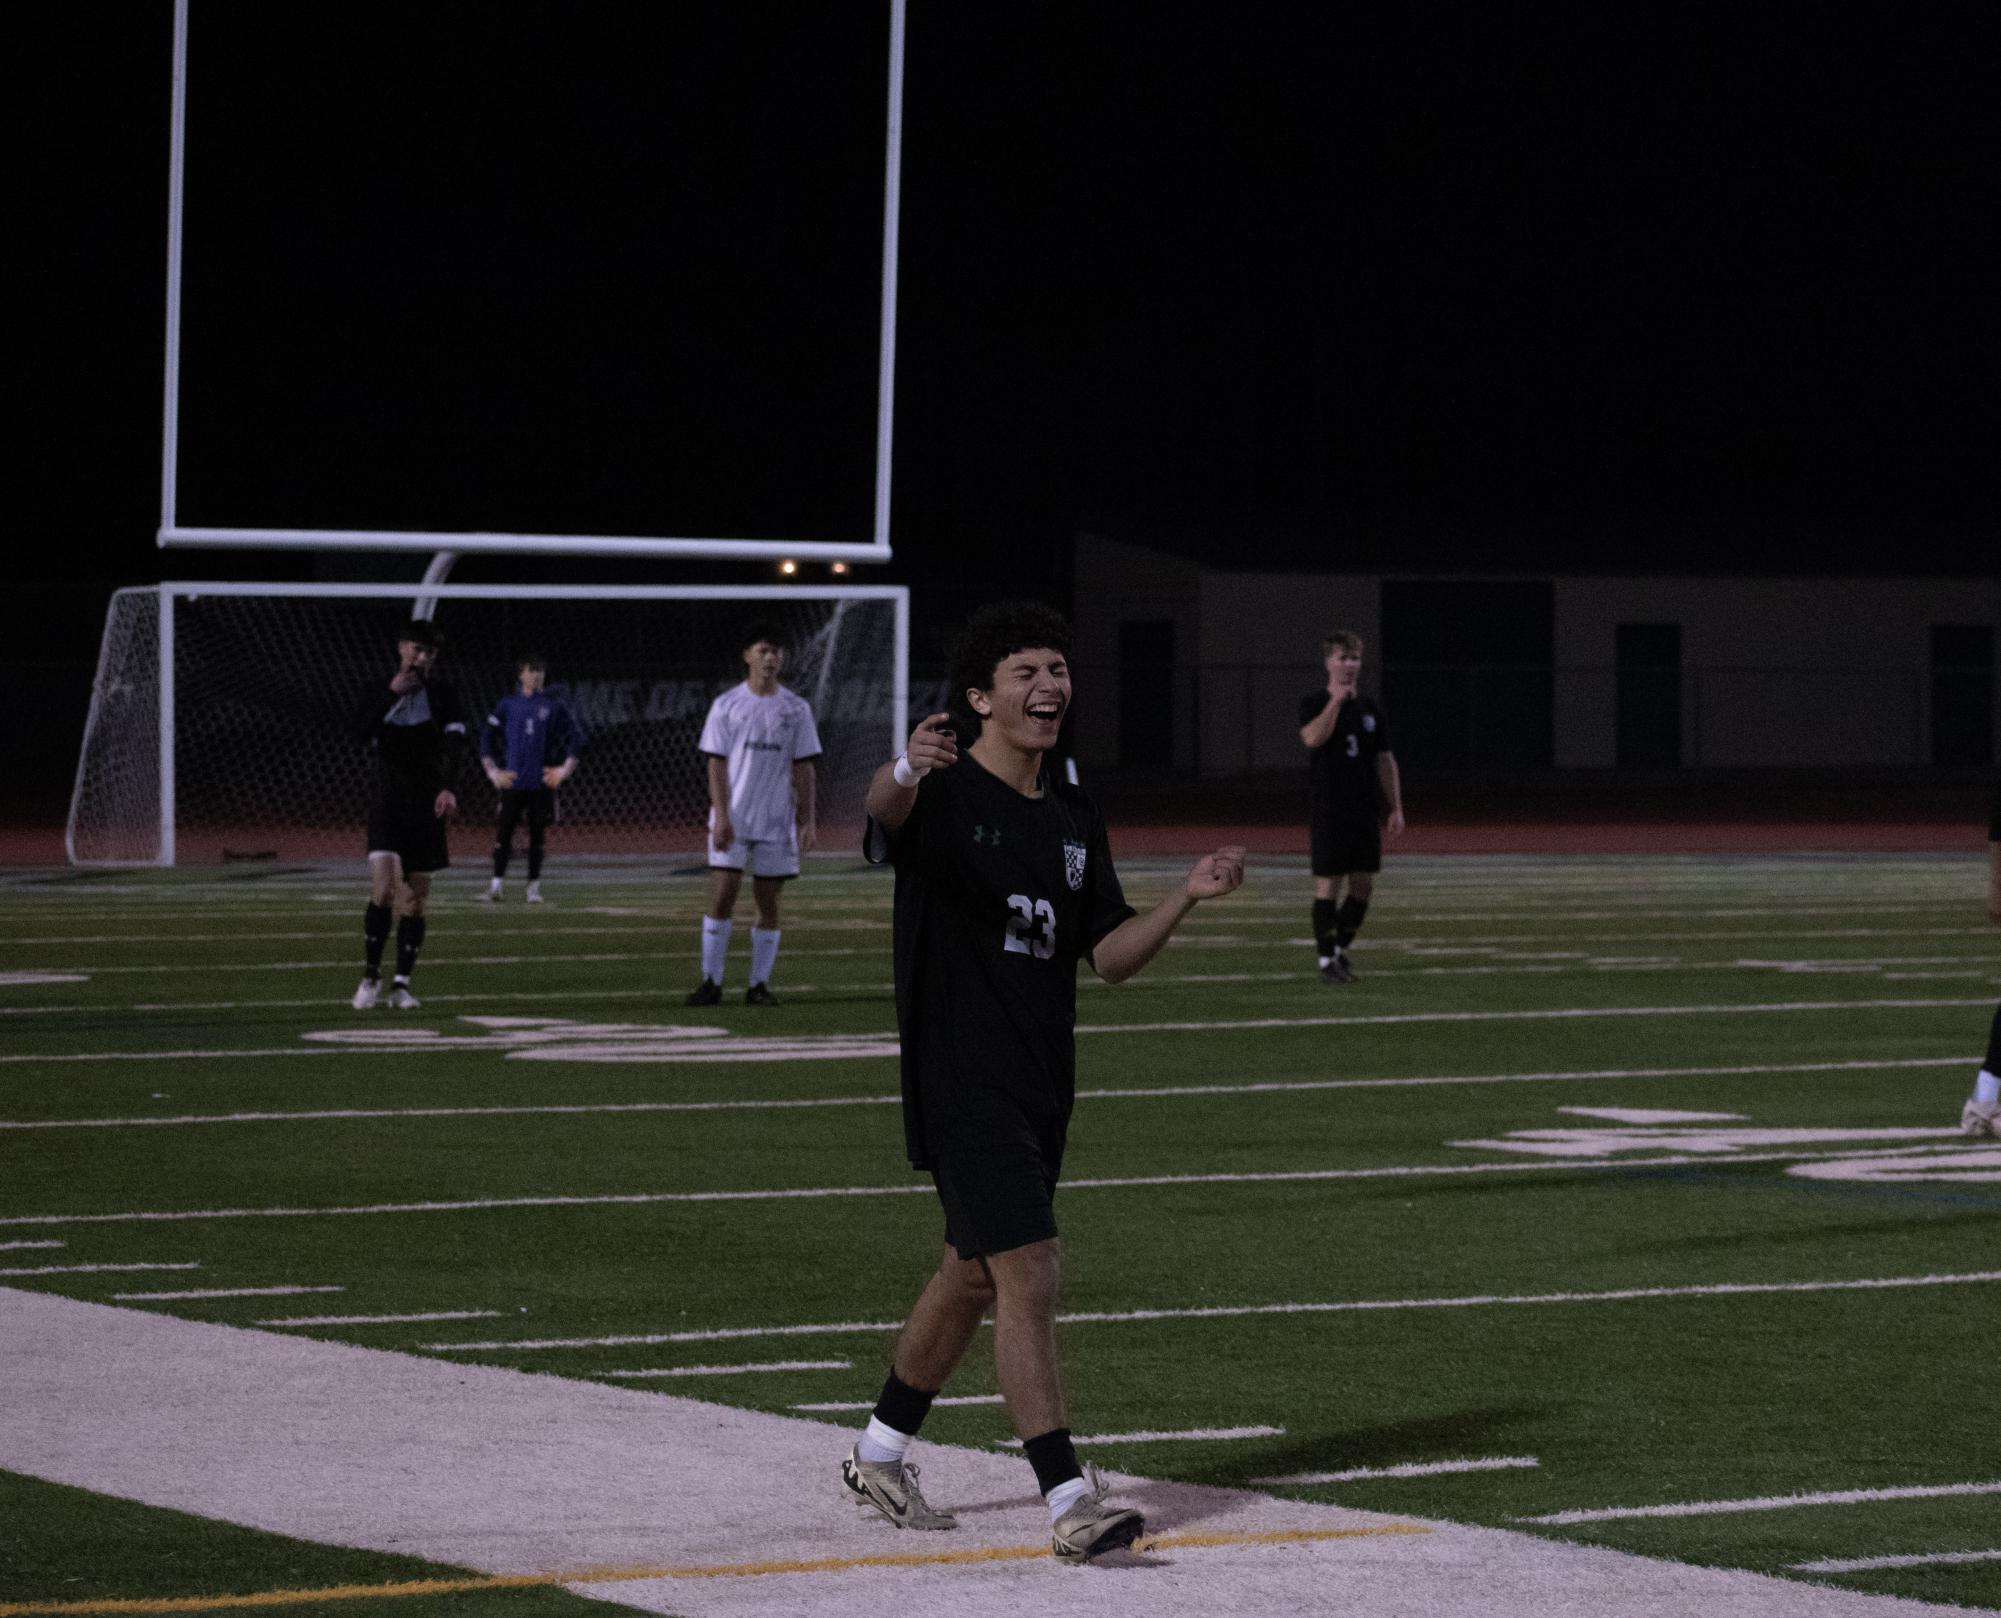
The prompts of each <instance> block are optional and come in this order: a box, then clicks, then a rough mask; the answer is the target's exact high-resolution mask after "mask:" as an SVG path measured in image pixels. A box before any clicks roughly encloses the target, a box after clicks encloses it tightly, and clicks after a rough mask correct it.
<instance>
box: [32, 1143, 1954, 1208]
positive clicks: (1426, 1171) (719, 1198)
mask: <svg viewBox="0 0 2001 1618" xmlns="http://www.w3.org/2000/svg"><path fill="white" fill-rule="evenodd" d="M1953 1149H1954V1148H1952V1147H1944V1148H1940V1147H1935V1146H1913V1147H1909V1148H1904V1149H1899V1150H1891V1151H1885V1150H1882V1149H1880V1148H1875V1147H1868V1148H1862V1149H1858V1150H1840V1151H1813V1150H1805V1149H1803V1150H1798V1151H1779V1152H1737V1153H1732V1154H1731V1155H1729V1156H1728V1157H1719V1156H1718V1155H1717V1154H1715V1153H1714V1152H1706V1153H1689V1154H1672V1155H1665V1156H1661V1157H1633V1158H1608V1159H1605V1160H1603V1161H1599V1160H1596V1159H1581V1158H1563V1159H1559V1160H1549V1159H1536V1160H1533V1161H1529V1162H1505V1163H1442V1164H1399V1165H1395V1166H1392V1167H1384V1168H1369V1169H1271V1170H1264V1171H1257V1172H1251V1171H1246V1172H1241V1173H1235V1174H1223V1173H1217V1174H1137V1175H1128V1176H1121V1177H1103V1178H1096V1179H1078V1180H1066V1181H1064V1182H1063V1188H1064V1189H1065V1190H1066V1191H1115V1190H1131V1189H1135V1188H1138V1187H1157V1186H1177V1185H1191V1186H1192V1185H1281V1184H1285V1183H1287V1182H1291V1181H1299V1182H1313V1181H1332V1180H1386V1179H1429V1178H1433V1177H1438V1176H1457V1175H1469V1174H1534V1173H1538V1172H1541V1173H1549V1172H1552V1171H1554V1172H1562V1173H1569V1174H1583V1173H1590V1172H1602V1171H1604V1170H1607V1169H1611V1170H1650V1169H1658V1168H1675V1167H1681V1166H1686V1165H1693V1164H1699V1165H1701V1166H1703V1167H1705V1168H1716V1167H1718V1166H1719V1165H1725V1164H1728V1165H1733V1166H1734V1165H1736V1164H1739V1163H1806V1162H1813V1161H1816V1160H1819V1159H1837V1158H1854V1157H1866V1158H1870V1159H1880V1158H1888V1157H1917V1156H1925V1155H1941V1154H1942V1153H1947V1152H1951V1151H1952V1150H1953ZM931 1191H932V1187H931V1185H930V1184H929V1183H928V1182H922V1181H905V1182H901V1183H899V1184H896V1185H828V1186H795V1187H786V1188H779V1189H767V1190H755V1191H750V1190H739V1191H721V1190H719V1191H605V1192H596V1193H590V1194H584V1193H577V1194H572V1195H568V1196H538V1197H528V1196H522V1197H469V1198H462V1199H458V1200H451V1201H447V1200H443V1199H440V1200H437V1201H430V1202H371V1203H353V1204H347V1205H344V1206H340V1205H337V1206H331V1207H323V1208H287V1207H266V1208H172V1209H148V1210H143V1211H125V1212H120V1213H94V1214H79V1213H67V1214H9V1215H6V1216H5V1217H0V1228H4V1227H7V1226H22V1225H116V1224H177V1223H181V1222H184V1221H188V1220H209V1219H345V1218H366V1217H380V1216H386V1215H396V1214H428V1213H486V1212H491V1211H493V1210H495V1209H503V1208H595V1207H619V1206H625V1207H637V1206H642V1205H645V1204H649V1203H684V1204H700V1203H733V1202H811V1201H818V1200H822V1199H825V1198H830V1197H843V1198H844V1197H904V1196H919V1195H925V1196H928V1195H930V1194H931Z"/></svg>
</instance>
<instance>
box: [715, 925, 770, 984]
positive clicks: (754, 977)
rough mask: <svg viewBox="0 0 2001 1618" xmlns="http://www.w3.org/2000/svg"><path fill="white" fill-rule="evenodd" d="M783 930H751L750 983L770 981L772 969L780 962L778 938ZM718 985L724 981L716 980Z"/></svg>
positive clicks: (764, 928)
mask: <svg viewBox="0 0 2001 1618" xmlns="http://www.w3.org/2000/svg"><path fill="white" fill-rule="evenodd" d="M781 930H782V929H780V928H777V927H753V928H751V930H750V981H751V982H753V983H765V982H768V981H769V980H770V977H771V968H772V966H773V965H774V964H775V963H776V961H777V960H778V938H779V934H780V932H781ZM716 981H717V982H718V983H720V982H721V981H722V979H720V978H718V979H717V980H716Z"/></svg>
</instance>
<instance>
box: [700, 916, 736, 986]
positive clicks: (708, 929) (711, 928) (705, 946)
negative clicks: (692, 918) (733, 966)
mask: <svg viewBox="0 0 2001 1618" xmlns="http://www.w3.org/2000/svg"><path fill="white" fill-rule="evenodd" d="M734 925H735V923H734V922H728V921H717V920H716V918H715V917H714V916H704V917H703V918H702V979H703V981H704V982H707V983H721V982H722V980H723V958H724V957H725V956H727V955H728V954H729V950H730V928H731V927H732V926H734Z"/></svg>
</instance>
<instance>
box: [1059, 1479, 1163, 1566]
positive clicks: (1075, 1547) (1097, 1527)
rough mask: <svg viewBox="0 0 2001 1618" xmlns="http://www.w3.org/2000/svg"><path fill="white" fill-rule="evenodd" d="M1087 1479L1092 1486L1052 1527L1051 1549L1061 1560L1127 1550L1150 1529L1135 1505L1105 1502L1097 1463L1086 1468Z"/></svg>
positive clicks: (1078, 1560)
mask: <svg viewBox="0 0 2001 1618" xmlns="http://www.w3.org/2000/svg"><path fill="white" fill-rule="evenodd" d="M1084 1479H1085V1481H1086V1482H1087V1483H1088V1484H1089V1485H1090V1487H1089V1488H1088V1489H1087V1490H1086V1491H1085V1492H1084V1494H1083V1495H1082V1497H1080V1498H1079V1499H1078V1500H1077V1501H1076V1502H1075V1503H1074V1504H1073V1505H1072V1506H1071V1507H1070V1509H1069V1510H1068V1511H1066V1512H1064V1513H1063V1515H1062V1516H1060V1517H1058V1518H1057V1519H1056V1521H1055V1523H1054V1525H1053V1526H1052V1527H1051V1529H1050V1540H1051V1545H1050V1549H1051V1550H1053V1551H1054V1552H1055V1553H1056V1560H1057V1561H1059V1562H1070V1563H1073V1564H1081V1563H1084V1562H1088V1561H1090V1560H1091V1558H1092V1557H1094V1556H1102V1555H1104V1554H1105V1552H1106V1551H1116V1550H1123V1549H1124V1548H1125V1547H1126V1546H1128V1545H1130V1544H1132V1542H1133V1541H1134V1540H1136V1539H1138V1538H1139V1537H1140V1535H1141V1534H1143V1533H1145V1532H1146V1518H1144V1517H1142V1516H1141V1515H1140V1514H1139V1513H1138V1512H1137V1511H1134V1510H1133V1509H1132V1507H1130V1506H1113V1505H1107V1504H1106V1503H1105V1495H1106V1492H1107V1488H1106V1484H1105V1480H1104V1479H1103V1478H1102V1477H1101V1476H1099V1474H1098V1469H1097V1468H1096V1467H1095V1466H1092V1467H1087V1468H1085V1471H1084Z"/></svg>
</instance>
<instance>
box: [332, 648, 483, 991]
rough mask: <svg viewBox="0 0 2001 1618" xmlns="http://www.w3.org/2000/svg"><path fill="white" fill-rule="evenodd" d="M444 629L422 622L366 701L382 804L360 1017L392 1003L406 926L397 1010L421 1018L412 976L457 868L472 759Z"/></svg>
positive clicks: (374, 823) (371, 851) (373, 807)
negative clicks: (435, 878) (427, 925)
mask: <svg viewBox="0 0 2001 1618" xmlns="http://www.w3.org/2000/svg"><path fill="white" fill-rule="evenodd" d="M440 647H441V641H440V637H439V635H438V632H437V630H436V628H435V627H434V626H433V625H432V624H431V623H430V622H429V621H428V620H425V619H421V618H418V619H413V620H412V621H411V622H410V623H409V624H408V625H407V626H406V627H405V628H404V630H403V632H402V634H401V635H400V636H399V637H398V638H397V642H396V654H397V667H396V672H395V674H393V675H392V676H390V677H389V678H388V679H387V680H384V681H380V682H377V683H372V684H370V685H369V686H368V687H366V688H365V689H364V690H363V691H362V693H361V694H360V696H359V698H358V699H357V700H356V703H355V709H354V733H355V736H356V738H357V739H358V740H360V741H363V742H366V743H367V744H368V745H369V746H370V747H371V748H372V749H373V750H374V753H375V761H376V775H375V796H374V798H373V800H372V801H371V802H370V804H369V810H368V908H367V909H366V910H365V911H364V912H363V913H362V923H361V934H362V945H363V951H364V960H365V962H366V966H365V968H364V971H363V973H362V978H361V986H360V987H359V988H358V989H356V990H355V991H354V1008H355V1010H357V1011H366V1010H368V1009H369V1008H370V1007H371V1006H374V1005H375V1004H377V1003H378V1001H379V1000H380V999H381V997H382V953H383V950H384V948H385V947H386V946H387V944H388V942H389V922H390V918H391V917H392V915H393V916H394V917H395V919H396V975H395V978H394V979H393V980H392V982H391V984H390V988H389V1004H390V1005H392V1006H394V1007H396V1008H397V1009H399V1010H406V1011H407V1010H415V1009H416V1006H417V998H416V996H415V995H413V994H412V993H411V992H410V976H411V974H412V973H413V972H415V971H416V969H417V951H418V949H419V948H421V947H422V945H423V942H424V903H425V900H426V899H428V898H429V897H430V892H431V873H432V872H434V871H442V870H443V869H444V868H445V867H446V866H448V865H450V864H451V856H450V854H449V853H448V852H447V851H446V847H445V820H446V818H447V817H448V816H449V815H451V813H452V812H453V811H454V810H456V809H457V808H458V806H459V800H458V795H457V794H456V793H455V792H454V791H453V790H452V783H453V782H454V781H456V780H457V779H458V774H459V763H460V760H461V759H462V758H463V756H464V754H465V751H466V721H465V709H464V708H463V706H461V704H460V702H459V696H458V692H457V691H456V690H455V689H454V688H453V687H452V685H451V683H450V682H449V681H447V680H441V679H439V678H438V677H437V674H436V672H435V671H436V667H437V661H438V653H439V650H440Z"/></svg>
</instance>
